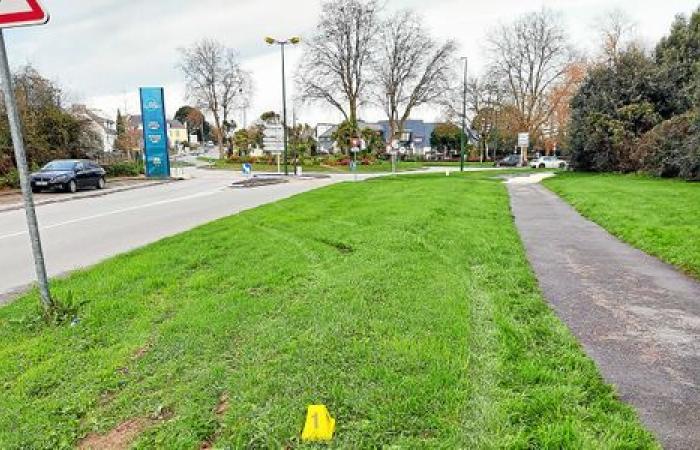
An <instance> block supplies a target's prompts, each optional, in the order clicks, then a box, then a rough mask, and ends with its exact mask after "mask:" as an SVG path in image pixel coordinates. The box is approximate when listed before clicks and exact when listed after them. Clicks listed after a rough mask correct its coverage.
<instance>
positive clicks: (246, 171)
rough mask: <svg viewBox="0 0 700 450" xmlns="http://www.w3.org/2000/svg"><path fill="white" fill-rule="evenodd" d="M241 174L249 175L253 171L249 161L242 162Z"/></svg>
mask: <svg viewBox="0 0 700 450" xmlns="http://www.w3.org/2000/svg"><path fill="white" fill-rule="evenodd" d="M242 169H243V175H250V174H251V173H253V166H251V165H250V164H249V163H245V164H243V167H242Z"/></svg>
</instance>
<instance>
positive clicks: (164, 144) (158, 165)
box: [139, 87, 170, 178]
mask: <svg viewBox="0 0 700 450" xmlns="http://www.w3.org/2000/svg"><path fill="white" fill-rule="evenodd" d="M139 93H140V96H141V117H142V119H143V149H144V155H143V156H144V161H145V163H146V176H147V177H149V178H168V177H169V176H170V155H169V154H168V131H167V128H166V126H167V124H166V122H165V99H164V92H163V88H159V87H156V88H141V89H139Z"/></svg>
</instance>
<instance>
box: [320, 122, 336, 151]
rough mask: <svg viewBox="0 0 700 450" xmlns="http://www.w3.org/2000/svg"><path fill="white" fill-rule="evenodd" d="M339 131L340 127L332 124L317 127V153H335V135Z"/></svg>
mask: <svg viewBox="0 0 700 450" xmlns="http://www.w3.org/2000/svg"><path fill="white" fill-rule="evenodd" d="M337 129H338V125H334V124H332V123H319V124H317V125H316V144H317V145H316V152H317V153H318V154H321V155H328V154H331V153H335V151H334V150H335V141H334V140H333V133H335V132H336V130H337Z"/></svg>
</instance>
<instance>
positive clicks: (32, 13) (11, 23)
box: [0, 0, 49, 28]
mask: <svg viewBox="0 0 700 450" xmlns="http://www.w3.org/2000/svg"><path fill="white" fill-rule="evenodd" d="M48 21H49V13H48V12H46V10H45V9H44V8H43V7H42V6H41V4H40V3H39V0H0V28H10V27H21V26H25V25H42V24H45V23H46V22H48Z"/></svg>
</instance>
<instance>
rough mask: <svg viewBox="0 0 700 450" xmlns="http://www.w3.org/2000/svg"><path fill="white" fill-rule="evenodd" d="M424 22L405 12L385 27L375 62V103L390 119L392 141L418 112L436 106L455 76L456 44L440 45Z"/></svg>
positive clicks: (384, 24) (398, 14) (394, 17)
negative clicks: (427, 29)
mask: <svg viewBox="0 0 700 450" xmlns="http://www.w3.org/2000/svg"><path fill="white" fill-rule="evenodd" d="M421 22H422V21H421V18H420V17H418V16H417V15H416V14H415V13H414V12H412V11H408V10H405V11H400V12H398V13H396V14H395V15H394V16H393V17H390V18H389V19H388V20H386V21H384V22H383V23H382V31H381V33H380V35H379V38H380V39H379V42H378V44H379V45H378V56H377V58H376V60H375V61H374V82H375V83H376V87H377V89H376V92H375V97H376V98H375V100H376V102H377V103H378V104H379V105H381V106H382V107H383V109H384V112H385V113H386V114H387V117H388V118H389V130H390V135H389V139H390V140H391V139H393V138H394V135H395V133H396V132H399V133H400V132H402V131H403V128H404V124H405V123H406V120H408V118H409V117H410V115H411V112H412V111H413V110H414V109H415V108H418V107H420V106H423V105H427V104H433V103H437V102H438V100H440V99H441V98H442V97H443V96H444V93H445V91H447V90H449V88H450V80H451V79H452V78H453V76H454V73H453V68H454V66H455V61H454V53H455V51H456V48H457V46H456V44H455V42H454V41H447V42H444V43H441V44H440V43H437V42H436V41H435V40H434V39H432V38H431V36H430V35H429V34H428V32H427V31H426V30H425V28H424V27H423V25H422V24H421Z"/></svg>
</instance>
